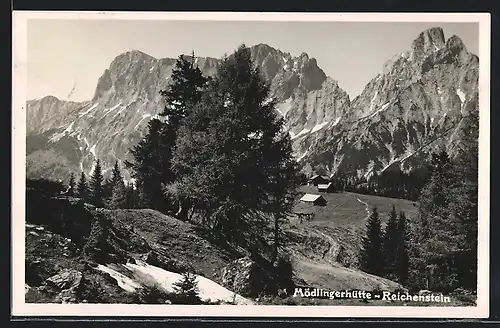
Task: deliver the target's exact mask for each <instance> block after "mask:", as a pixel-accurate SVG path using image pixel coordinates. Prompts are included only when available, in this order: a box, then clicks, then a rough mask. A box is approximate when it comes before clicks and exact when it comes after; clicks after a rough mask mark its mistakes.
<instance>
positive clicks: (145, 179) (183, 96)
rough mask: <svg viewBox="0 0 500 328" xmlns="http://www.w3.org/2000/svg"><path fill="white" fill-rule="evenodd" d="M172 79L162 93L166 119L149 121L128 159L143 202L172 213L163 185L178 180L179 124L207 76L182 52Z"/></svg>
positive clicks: (202, 87) (171, 204) (172, 206)
mask: <svg viewBox="0 0 500 328" xmlns="http://www.w3.org/2000/svg"><path fill="white" fill-rule="evenodd" d="M170 81H171V83H170V84H169V85H168V87H167V89H166V90H162V91H161V92H160V93H161V95H162V96H163V97H164V101H165V107H164V109H163V111H162V112H161V113H160V116H162V117H163V118H164V120H158V119H153V120H151V121H150V122H149V125H148V132H147V134H146V135H145V137H144V138H143V140H141V141H140V142H139V144H138V145H137V146H136V147H134V148H133V150H132V155H133V157H134V160H133V161H132V162H126V165H127V167H129V168H131V169H132V171H133V174H132V175H133V177H134V178H136V180H137V188H138V189H139V194H140V195H141V196H140V198H141V199H140V202H141V203H142V204H143V206H146V207H150V208H154V209H157V210H160V211H162V212H171V211H173V210H174V208H175V207H174V204H173V202H174V199H168V198H167V197H166V195H165V193H164V188H163V187H164V185H167V184H170V183H172V182H173V181H174V180H175V175H174V174H173V172H172V169H171V158H172V150H173V147H174V145H175V140H176V138H177V130H178V127H179V124H180V123H181V121H182V120H183V119H184V117H185V116H186V114H187V109H188V108H189V106H191V105H192V104H195V103H196V102H198V101H199V99H200V98H201V93H202V91H203V89H204V87H205V85H206V82H207V78H205V77H203V75H202V72H201V70H200V69H199V68H198V67H197V66H196V65H195V63H194V60H193V59H192V60H191V61H189V60H187V59H186V58H185V57H184V56H182V55H181V56H180V57H179V58H178V59H177V61H176V66H175V67H174V69H173V71H172V76H171V78H170ZM167 196H168V195H167ZM179 201H180V200H179V199H177V200H175V202H177V203H179Z"/></svg>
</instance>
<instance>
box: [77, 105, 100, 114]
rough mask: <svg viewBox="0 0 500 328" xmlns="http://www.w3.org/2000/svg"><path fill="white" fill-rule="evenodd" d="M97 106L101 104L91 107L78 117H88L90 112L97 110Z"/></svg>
mask: <svg viewBox="0 0 500 328" xmlns="http://www.w3.org/2000/svg"><path fill="white" fill-rule="evenodd" d="M97 106H99V103H97V104H94V105H92V106H91V107H89V109H87V110H86V111H85V112H83V113H80V115H78V116H79V117H82V116H85V115H87V114H88V113H90V111H91V110H92V109H94V108H96V107H97Z"/></svg>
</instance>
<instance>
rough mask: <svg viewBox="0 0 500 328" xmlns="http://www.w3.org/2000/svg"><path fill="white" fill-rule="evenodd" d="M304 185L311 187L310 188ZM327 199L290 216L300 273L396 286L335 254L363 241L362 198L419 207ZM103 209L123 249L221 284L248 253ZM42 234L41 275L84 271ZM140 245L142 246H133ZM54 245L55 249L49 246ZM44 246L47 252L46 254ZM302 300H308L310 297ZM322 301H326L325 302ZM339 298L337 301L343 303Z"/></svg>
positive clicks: (197, 233) (318, 281) (196, 232)
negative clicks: (308, 214) (306, 216)
mask: <svg viewBox="0 0 500 328" xmlns="http://www.w3.org/2000/svg"><path fill="white" fill-rule="evenodd" d="M304 189H305V190H307V189H306V187H305V188H304ZM310 191H312V190H310V189H309V190H308V192H310ZM324 197H325V198H326V199H327V201H328V205H327V206H325V207H313V208H309V209H310V210H311V211H314V212H315V214H316V218H315V219H314V220H312V221H309V222H303V223H302V224H300V223H299V222H298V221H297V220H296V219H292V220H291V223H290V224H289V225H288V227H287V231H288V233H289V235H290V236H291V237H292V238H291V240H290V249H291V251H292V254H293V259H294V262H295V263H294V266H295V272H296V275H297V276H298V277H299V278H300V279H302V280H303V281H305V282H306V283H307V284H308V285H310V286H314V287H320V288H326V289H330V290H336V289H354V288H357V289H378V288H382V289H394V288H396V287H397V285H396V284H394V283H393V282H391V281H388V280H386V279H383V278H380V277H376V276H372V275H369V274H366V273H364V272H361V271H359V270H357V269H355V268H346V267H344V266H342V265H341V264H339V263H338V262H337V258H336V256H337V255H338V251H339V248H340V245H342V246H343V247H344V248H346V249H347V250H351V251H352V254H350V255H349V256H350V257H355V256H356V255H357V254H356V253H357V250H358V248H357V247H358V245H356V242H357V241H359V240H360V236H361V232H362V230H363V229H364V226H365V222H366V221H365V220H366V216H367V211H366V205H365V204H364V203H362V202H365V203H367V204H368V207H369V209H371V208H372V207H373V206H377V208H379V212H380V214H381V216H382V218H385V217H386V216H387V214H388V213H389V211H390V210H391V207H392V204H395V205H396V208H397V209H398V210H403V211H405V212H406V213H407V215H408V216H409V217H410V218H411V217H412V216H414V214H415V213H416V207H415V206H414V205H413V203H412V202H409V201H405V200H396V199H388V198H383V197H376V196H365V195H358V194H354V193H339V194H325V195H324ZM358 199H359V200H361V201H362V202H360V201H358ZM297 207H298V208H301V209H302V210H304V209H306V208H305V207H304V206H303V205H298V206H297ZM99 211H100V212H101V213H103V214H104V216H105V217H107V218H108V219H110V220H111V222H112V226H113V230H114V231H115V232H114V233H113V236H114V238H121V239H122V240H123V239H124V240H123V243H124V244H123V245H122V246H121V247H123V248H124V249H140V250H138V252H137V253H136V254H129V255H131V256H134V255H141V254H143V253H144V252H145V251H146V250H147V249H155V250H157V251H158V252H160V253H162V254H164V255H165V256H167V257H168V258H171V259H175V260H176V261H181V262H183V264H187V265H189V266H191V267H193V268H194V269H195V270H196V272H197V273H199V274H201V275H203V276H205V277H207V278H209V279H212V280H214V281H216V282H219V283H220V282H221V280H220V271H221V270H220V269H221V268H223V267H224V266H225V265H227V264H228V263H229V262H230V261H232V260H234V259H236V258H238V257H241V256H244V255H247V254H245V252H244V251H242V250H235V249H234V248H233V247H231V246H230V245H227V244H225V243H223V242H221V241H220V239H218V238H216V237H214V236H211V235H210V234H208V233H207V232H205V231H203V230H201V229H200V228H199V227H197V226H194V225H192V224H190V223H187V222H182V221H179V220H177V219H175V218H172V217H169V216H166V215H163V214H161V213H159V212H157V211H154V210H115V211H111V210H99ZM47 233H48V231H47ZM42 234H44V233H40V236H35V235H33V234H31V235H30V234H28V236H27V244H26V246H27V256H28V258H29V259H28V262H32V261H31V260H32V259H33V260H35V259H41V258H45V259H46V260H48V262H47V261H44V262H45V265H44V268H43V269H42V268H41V267H39V269H38V270H40V269H42V271H45V270H46V271H45V272H43V273H42V272H39V273H41V276H43V278H46V277H48V276H49V275H51V274H54V273H55V272H56V271H58V268H59V269H60V268H63V267H73V268H75V269H77V270H78V269H80V268H79V267H80V266H81V262H79V261H78V259H77V258H75V257H78V256H77V253H78V250H76V252H75V250H74V249H75V246H71V245H69V247H68V248H69V250H70V251H69V252H68V253H69V254H68V255H69V256H65V255H63V254H59V253H64V252H67V250H66V249H64V247H66V246H68V243H67V242H64V240H63V242H61V247H59V243H58V242H53V243H46V242H45V241H43V240H42V239H47V238H45V237H43V238H42ZM54 235H55V234H54ZM55 237H57V236H55ZM40 241H43V245H44V247H42V248H40ZM142 241H144V243H145V245H142V246H139V244H144V243H143V242H142ZM137 243H138V245H136V246H134V245H135V244H137ZM51 244H52V246H54V247H55V248H54V247H50V246H51ZM69 244H71V243H69ZM56 245H57V247H56ZM43 249H46V250H47V251H46V252H45V251H43ZM71 250H73V251H71ZM61 255H62V256H61ZM47 265H48V266H47ZM56 269H57V270H56ZM38 270H37V271H38ZM30 282H33V281H30ZM38 283H39V282H38ZM35 285H37V283H35ZM113 285H115V284H113ZM106 286H107V285H106ZM108 287H110V286H108ZM108 287H107V288H108ZM116 287H117V286H116ZM113 290H114V293H115V294H114V297H113V298H115V300H120V299H122V300H124V297H125V295H121V294H123V293H122V292H120V291H119V290H117V289H116V288H115V286H113ZM117 293H119V294H120V295H118V294H117ZM273 302H274V301H273ZM276 302H281V301H276ZM283 302H286V300H285V301H283ZM300 302H302V301H300ZM300 302H299V303H300ZM304 302H305V303H306V304H308V303H309V301H304ZM311 302H312V301H311ZM319 302H320V303H321V304H324V303H323V302H324V301H319ZM327 302H330V301H327ZM337 302H338V301H335V302H334V303H336V304H339V303H337ZM313 303H314V302H313ZM344 303H345V301H342V304H344ZM353 305H354V304H353Z"/></svg>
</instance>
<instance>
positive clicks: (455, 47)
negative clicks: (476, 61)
mask: <svg viewBox="0 0 500 328" xmlns="http://www.w3.org/2000/svg"><path fill="white" fill-rule="evenodd" d="M446 48H447V49H449V50H451V51H456V52H462V51H464V52H467V48H466V47H465V44H464V43H463V41H462V39H460V38H459V37H458V36H456V35H452V36H451V37H450V38H449V39H448V40H447V41H446Z"/></svg>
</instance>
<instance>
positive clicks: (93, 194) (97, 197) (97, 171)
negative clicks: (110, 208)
mask: <svg viewBox="0 0 500 328" xmlns="http://www.w3.org/2000/svg"><path fill="white" fill-rule="evenodd" d="M103 181H104V178H103V176H102V169H101V162H100V161H99V159H97V161H96V163H95V167H94V171H93V172H92V176H91V178H90V202H91V204H93V205H94V206H96V207H103V204H104V202H103V201H104V199H103V190H102V187H103Z"/></svg>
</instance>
